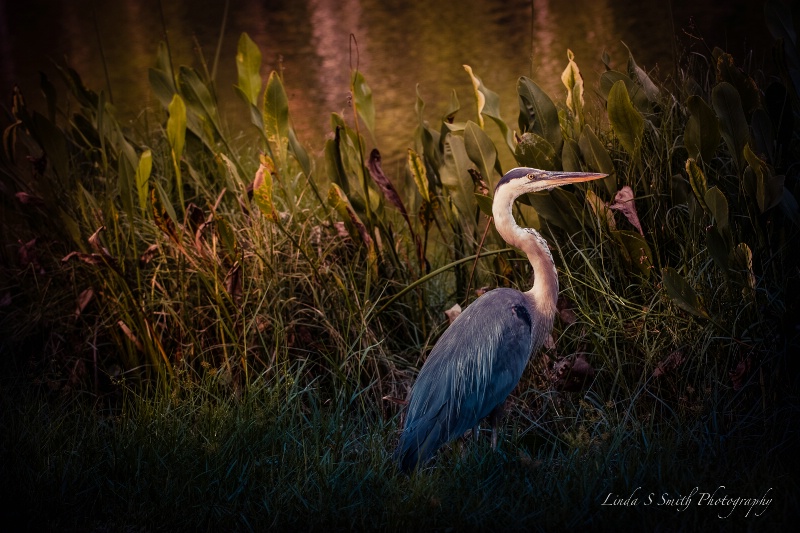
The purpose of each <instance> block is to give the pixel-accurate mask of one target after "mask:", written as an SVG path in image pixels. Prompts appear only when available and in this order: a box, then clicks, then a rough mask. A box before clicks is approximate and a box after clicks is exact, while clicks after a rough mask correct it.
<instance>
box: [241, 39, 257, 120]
mask: <svg viewBox="0 0 800 533" xmlns="http://www.w3.org/2000/svg"><path fill="white" fill-rule="evenodd" d="M236 71H237V73H238V74H239V85H238V88H239V89H240V90H241V91H242V93H243V94H244V96H245V97H246V98H247V101H248V102H250V104H252V105H256V103H257V102H258V95H259V94H260V93H261V50H259V49H258V45H256V43H254V42H253V40H252V39H251V38H250V36H249V35H247V33H242V35H241V36H240V37H239V45H238V47H237V50H236Z"/></svg>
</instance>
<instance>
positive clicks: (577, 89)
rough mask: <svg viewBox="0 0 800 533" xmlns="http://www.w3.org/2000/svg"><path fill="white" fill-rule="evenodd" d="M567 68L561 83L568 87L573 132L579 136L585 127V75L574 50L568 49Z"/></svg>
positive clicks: (568, 102) (568, 104)
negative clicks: (576, 60) (579, 66)
mask: <svg viewBox="0 0 800 533" xmlns="http://www.w3.org/2000/svg"><path fill="white" fill-rule="evenodd" d="M567 59H568V63H567V68H565V69H564V72H562V73H561V83H563V84H564V87H566V88H567V109H569V112H570V114H571V118H572V124H573V134H574V136H578V135H579V134H580V132H581V130H582V129H583V105H584V101H583V76H581V71H580V70H579V69H578V65H577V63H575V61H574V60H575V55H574V54H573V53H572V50H569V49H568V50H567Z"/></svg>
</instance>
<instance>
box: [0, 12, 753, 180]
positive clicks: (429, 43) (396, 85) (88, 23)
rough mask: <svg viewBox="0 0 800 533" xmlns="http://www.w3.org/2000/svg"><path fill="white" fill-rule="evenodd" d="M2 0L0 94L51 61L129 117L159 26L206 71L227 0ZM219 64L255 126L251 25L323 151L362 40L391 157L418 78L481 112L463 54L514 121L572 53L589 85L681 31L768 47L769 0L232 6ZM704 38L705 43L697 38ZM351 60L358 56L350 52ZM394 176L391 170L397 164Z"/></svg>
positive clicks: (665, 68)
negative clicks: (524, 93) (240, 49)
mask: <svg viewBox="0 0 800 533" xmlns="http://www.w3.org/2000/svg"><path fill="white" fill-rule="evenodd" d="M162 5H163V14H164V20H163V23H162V19H161V16H160V8H159V3H158V2H157V1H155V0H141V1H134V0H126V1H122V0H117V1H100V0H97V1H91V0H61V1H57V0H29V1H27V2H20V1H16V0H0V90H2V94H3V102H4V105H6V106H7V105H8V104H7V102H8V101H9V100H8V95H10V92H11V87H12V86H13V84H19V85H20V86H21V87H22V88H23V90H24V91H25V93H26V95H27V97H28V100H29V101H32V102H34V103H37V102H38V103H40V102H41V97H40V96H39V95H38V79H39V75H38V71H39V70H44V71H45V72H47V73H48V74H49V75H50V76H51V77H55V70H54V69H53V67H52V61H51V60H57V61H63V59H64V58H65V57H66V58H67V60H68V61H69V63H70V64H71V65H72V66H73V67H75V68H76V70H78V71H79V72H80V73H81V74H82V76H83V77H84V81H85V82H86V84H87V85H88V86H89V87H91V88H93V89H95V90H98V91H99V90H100V89H103V88H106V90H108V89H107V84H106V79H105V76H104V71H103V55H102V54H101V48H100V46H99V44H98V43H99V42H102V52H103V53H104V55H105V63H106V64H107V66H108V76H109V82H110V90H111V94H112V96H113V100H114V103H115V104H116V105H117V108H118V110H119V114H120V116H121V117H122V118H124V119H125V120H131V119H132V118H134V117H135V116H136V115H137V114H139V113H140V112H141V110H142V109H143V108H145V107H147V106H155V105H157V103H156V101H155V98H154V97H153V96H152V94H151V93H150V90H149V85H148V78H147V68H148V67H149V66H151V65H153V63H154V58H155V54H156V50H157V48H158V43H159V41H161V40H163V39H164V28H165V27H166V30H167V35H168V37H169V42H170V45H171V50H172V53H173V56H174V58H175V63H176V64H189V65H193V66H195V67H198V68H199V67H200V66H201V64H200V61H199V60H198V59H197V57H198V55H197V54H196V53H195V51H194V50H193V49H194V47H195V45H196V44H199V46H200V47H201V49H202V54H203V56H204V57H205V61H206V63H207V64H208V68H209V69H211V68H212V66H213V63H214V53H215V49H216V46H217V40H218V38H219V35H220V28H221V26H222V21H223V14H224V2H221V1H211V0H163V2H162ZM225 22H226V24H225V32H224V37H223V40H222V47H221V53H220V57H219V63H218V67H217V71H216V73H215V75H216V77H215V79H216V81H217V83H218V94H219V96H220V99H221V101H222V104H223V105H222V107H223V112H224V114H225V116H226V118H227V121H228V124H229V126H230V128H231V129H232V130H239V129H242V128H245V127H246V124H247V120H248V119H247V112H246V111H245V109H244V108H243V107H242V105H241V104H240V102H239V100H238V98H237V97H236V95H235V94H234V92H233V89H232V86H233V85H234V84H235V83H236V66H235V61H234V56H235V52H236V43H237V40H238V38H239V35H240V34H241V32H247V33H249V34H250V36H251V37H252V38H253V40H254V41H255V42H256V43H257V44H258V45H259V46H260V48H261V50H262V53H263V56H264V66H263V72H262V73H263V75H264V76H265V77H266V76H267V75H268V74H269V72H270V70H272V69H277V68H281V67H282V68H283V70H284V76H285V85H286V89H287V92H288V94H289V98H290V110H291V114H292V118H293V121H294V123H295V127H296V129H297V131H298V135H299V137H300V139H301V140H302V141H303V142H304V143H305V144H307V145H309V146H310V147H311V148H312V149H313V150H315V151H318V150H320V149H321V147H322V144H323V140H324V137H325V135H326V134H327V132H328V131H329V130H330V128H329V117H330V113H331V112H334V111H342V110H344V109H347V108H349V105H348V100H347V98H348V84H349V72H350V62H351V58H350V55H349V44H350V43H349V35H350V34H351V33H352V34H353V35H355V37H356V39H357V41H358V50H359V52H360V58H359V68H360V70H361V71H362V72H363V73H364V75H365V77H366V79H367V82H368V83H369V85H370V86H371V87H372V90H373V94H374V102H375V106H376V110H377V120H376V124H377V128H376V129H377V131H376V142H377V145H378V146H379V147H380V148H381V149H382V151H383V152H384V154H385V160H388V162H389V165H392V164H395V165H397V164H399V158H400V156H401V154H403V153H404V151H405V148H406V147H408V146H411V145H412V134H413V130H414V126H415V124H416V117H415V114H414V102H415V98H416V92H415V87H416V85H417V84H419V92H420V94H421V95H422V97H423V99H424V100H425V102H426V104H427V113H428V117H429V118H430V119H431V120H435V119H437V118H438V117H439V116H440V115H442V114H443V113H444V112H445V109H446V107H447V103H448V100H449V95H450V92H451V91H452V90H453V89H455V90H456V91H457V94H458V97H459V100H460V102H461V105H462V109H465V110H470V111H471V109H472V106H474V102H473V100H472V96H471V95H472V88H471V85H470V82H469V78H468V76H467V74H466V73H465V71H464V69H463V67H462V65H464V64H469V65H471V66H472V68H473V70H474V72H475V73H476V74H477V75H478V76H480V77H481V78H482V79H483V81H484V83H485V84H486V85H487V86H488V87H489V88H491V89H493V90H494V91H496V92H498V93H499V94H500V96H501V104H502V113H503V116H504V118H505V119H506V121H507V122H509V123H510V124H516V116H517V100H516V93H515V89H516V80H517V78H518V77H519V76H520V75H526V76H530V77H532V78H533V79H534V80H535V81H536V82H537V83H539V84H540V85H541V86H542V87H544V88H545V89H546V90H547V91H548V92H549V93H550V95H551V96H552V97H553V98H554V99H562V98H563V95H564V93H565V90H564V87H563V85H561V81H560V74H561V71H562V70H563V69H564V67H565V65H566V55H567V49H568V48H569V49H571V50H572V51H573V52H574V54H575V58H576V61H577V63H578V65H579V66H580V67H581V70H582V73H583V75H584V79H585V82H586V84H587V87H593V84H594V82H595V81H596V80H597V77H598V76H599V74H600V73H601V72H602V71H603V70H604V66H603V64H602V62H601V61H600V56H601V54H602V52H603V51H604V50H605V51H607V52H608V53H609V55H610V56H611V59H612V66H615V67H616V68H618V69H624V67H625V61H626V59H627V52H626V51H625V49H624V47H623V45H622V43H623V42H624V43H625V44H627V45H628V46H629V47H630V49H631V50H632V51H633V53H634V55H635V57H636V60H637V62H638V64H639V65H640V66H642V67H644V68H646V69H647V70H648V71H653V70H656V71H657V73H658V74H657V75H658V77H660V78H665V77H666V76H668V75H669V74H671V73H672V72H673V71H674V70H673V69H674V68H675V61H674V55H675V52H674V50H675V47H674V43H675V38H674V37H675V34H676V32H677V33H678V34H679V35H681V36H682V37H683V38H684V40H686V35H685V34H686V33H691V34H694V35H702V36H705V37H706V38H707V40H708V41H709V42H711V43H714V44H720V45H722V46H727V49H728V50H729V51H731V52H732V53H734V54H737V53H738V54H740V55H741V53H742V52H743V51H744V50H745V49H746V48H747V47H748V46H749V45H750V44H751V43H755V44H756V45H759V46H760V47H761V48H762V49H763V51H764V52H767V51H768V50H767V47H766V46H764V44H765V43H766V42H767V32H766V30H765V29H764V23H763V15H762V8H761V4H760V3H759V2H752V1H749V2H748V1H739V2H708V1H707V2H702V1H694V2H690V1H686V0H680V1H674V2H666V1H664V0H616V1H615V0H572V1H558V0H549V1H548V0H534V1H532V2H531V1H524V0H491V1H479V0H442V1H437V2H413V1H408V0H405V1H400V0H384V1H379V0H343V1H331V0H284V1H264V0H262V1H256V0H231V2H230V7H229V12H228V16H227V20H226V21H225ZM694 46H695V47H696V48H702V45H701V44H700V43H698V42H697V41H694ZM353 61H355V60H353ZM390 170H391V169H390Z"/></svg>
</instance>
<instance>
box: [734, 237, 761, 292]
mask: <svg viewBox="0 0 800 533" xmlns="http://www.w3.org/2000/svg"><path fill="white" fill-rule="evenodd" d="M733 260H734V263H735V265H736V267H737V268H738V269H739V271H740V272H741V273H742V275H743V277H744V281H745V287H744V290H743V291H742V296H744V297H747V296H748V294H749V292H750V291H754V290H755V288H756V275H755V273H753V252H752V250H750V247H749V246H747V243H744V242H740V243H739V244H737V245H736V246H735V247H734V248H733Z"/></svg>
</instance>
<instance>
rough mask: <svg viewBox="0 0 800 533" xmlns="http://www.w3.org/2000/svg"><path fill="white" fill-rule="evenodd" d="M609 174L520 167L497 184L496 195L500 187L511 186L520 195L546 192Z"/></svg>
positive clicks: (510, 171) (511, 171) (509, 172)
mask: <svg viewBox="0 0 800 533" xmlns="http://www.w3.org/2000/svg"><path fill="white" fill-rule="evenodd" d="M606 176H608V174H600V173H597V172H560V171H548V170H539V169H538V168H529V167H519V168H514V169H511V170H509V171H508V172H506V174H505V175H504V176H503V178H502V179H501V180H500V181H499V182H498V183H497V187H495V193H497V190H498V189H500V187H505V186H510V187H512V188H513V189H514V190H516V191H519V194H525V193H529V192H537V191H544V190H547V189H552V188H553V187H558V186H560V185H567V184H569V183H580V182H582V181H591V180H596V179H600V178H605V177H606Z"/></svg>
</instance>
